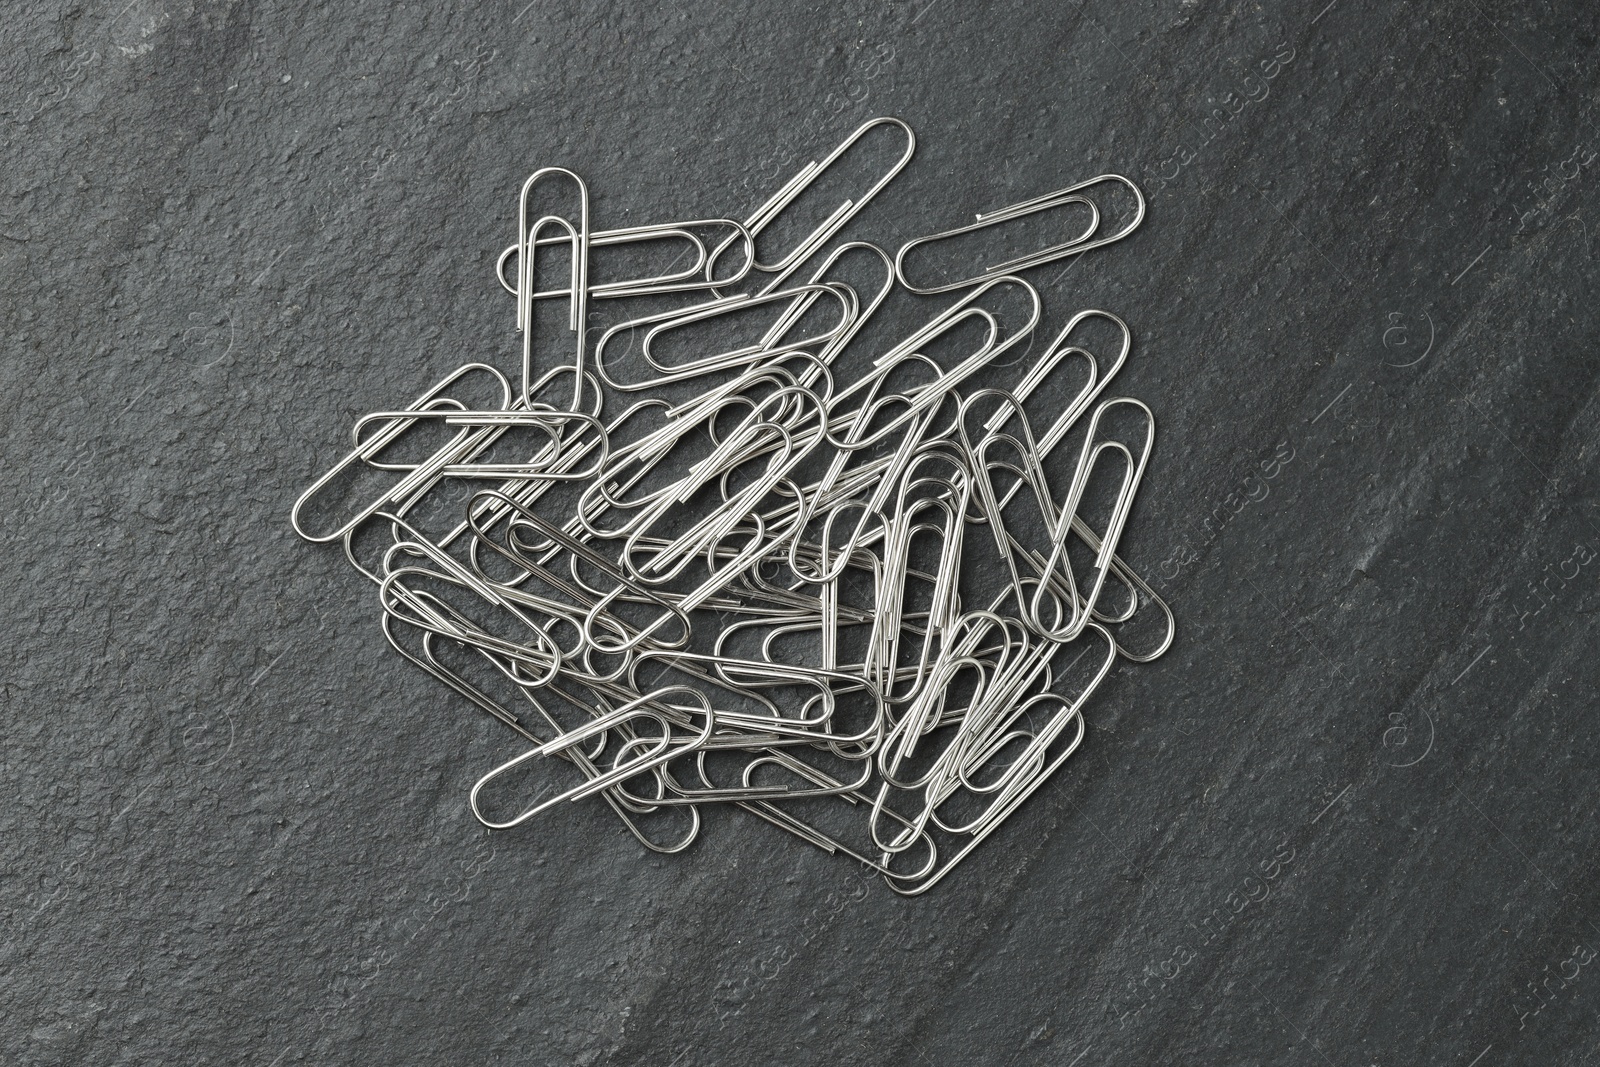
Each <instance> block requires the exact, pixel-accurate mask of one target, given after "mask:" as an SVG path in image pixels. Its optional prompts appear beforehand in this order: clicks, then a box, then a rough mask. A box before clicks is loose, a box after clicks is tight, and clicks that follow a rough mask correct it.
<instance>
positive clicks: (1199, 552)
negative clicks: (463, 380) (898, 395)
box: [0, 0, 1600, 1067]
mask: <svg viewBox="0 0 1600 1067" xmlns="http://www.w3.org/2000/svg"><path fill="white" fill-rule="evenodd" d="M1597 21H1600V14H1597V11H1596V9H1595V8H1594V6H1593V5H1589V4H1584V3H1579V2H1577V0H1568V2H1566V3H1534V4H1526V5H1504V4H1497V5H1490V4H1487V3H1482V2H1480V0H1466V2H1464V3H1460V4H1442V3H1421V4H1402V3H1395V2H1384V0H1333V2H1332V3H1327V2H1326V0H1311V2H1304V3H1302V2H1296V3H1290V4H1286V5H1284V4H1275V5H1266V6H1262V5H1256V4H1245V3H1227V2H1224V3H1212V2H1203V0H1181V2H1180V0H1161V2H1159V3H1155V2H1148V0H1142V2H1139V3H1134V4H1118V3H1113V2H1110V0H1084V2H1082V3H1072V2H1066V3H1049V4H1032V3H1022V2H1012V3H1007V4H996V5H981V4H977V3H972V2H969V0H932V2H928V0H915V2H900V0H892V2H885V0H874V2H871V3H865V2H863V3H844V4H810V3H800V4H777V3H773V4H767V5H757V4H745V5H734V4H720V5H678V4H626V5H616V4H607V3H602V4H589V3H577V2H573V0H506V2H500V0H490V2H488V3H485V4H478V5H458V4H446V3H432V4H416V3H410V2H407V3H397V2H386V3H372V2H368V0H353V2H351V3H345V4H314V3H297V2H293V0H281V2H280V0H262V2H256V0H240V2H225V0H187V2H184V0H127V2H125V0H112V2H98V3H91V4H80V3H69V2H64V0H46V2H33V3H30V2H25V0H23V2H18V3H15V4H13V5H11V8H10V10H8V12H7V15H6V41H7V48H6V50H5V60H4V64H5V69H6V77H5V79H4V81H3V88H0V109H3V113H4V126H3V129H4V137H5V148H4V159H5V161H6V162H5V165H4V168H3V172H4V181H3V186H0V263H3V277H4V292H5V295H4V299H3V301H0V310H3V316H4V320H3V321H4V341H5V348H4V357H3V359H0V439H3V442H4V453H3V455H4V459H5V471H6V475H7V476H6V478H5V479H4V481H3V487H0V523H3V524H4V526H3V529H4V543H5V545H6V565H5V566H4V567H3V568H0V603H3V604H4V605H5V606H6V615H7V623H8V625H7V634H6V637H5V639H4V641H0V694H3V705H0V706H3V707H4V716H3V726H4V736H3V747H0V766H3V775H0V789H3V803H0V831H3V832H0V910H3V912H4V916H5V922H6V935H5V938H4V942H3V945H4V950H3V959H0V991H3V993H0V1007H3V1011H0V1059H3V1060H4V1061H5V1062H7V1063H16V1064H72V1065H78V1064H100V1063H105V1064H112V1063H130V1064H131V1063H140V1064H144V1063H155V1062H168V1063H185V1064H207V1063H215V1064H228V1065H241V1064H253V1065H259V1067H288V1065H291V1064H302V1063H304V1064H327V1063H416V1064H466V1063H473V1064H560V1065H566V1064H658V1065H661V1067H669V1065H671V1067H702V1065H719V1064H728V1065H738V1067H748V1065H755V1064H812V1063H816V1064H871V1065H884V1064H906V1065H917V1064H932V1065H938V1067H943V1065H946V1064H951V1065H955V1064H960V1065H964V1067H965V1065H994V1067H1012V1065H1018V1067H1020V1065H1030V1064H1048V1065H1053V1067H1091V1065H1100V1064H1127V1065H1134V1064H1237V1065H1247V1064H1301V1065H1304V1064H1313V1065H1315V1064H1328V1065H1334V1067H1369V1065H1372V1064H1379V1065H1383V1067H1390V1065H1400V1064H1436V1065H1452V1067H1500V1065H1504V1064H1534V1063H1540V1064H1544V1063H1563V1064H1565V1063H1574V1064H1575V1063H1581V1062H1588V1061H1587V1060H1586V1059H1585V1057H1586V1056H1593V1055H1595V1052H1594V1047H1595V1044H1596V1027H1595V1023H1594V1019H1595V1016H1596V1011H1597V1010H1600V960H1597V958H1596V953H1597V952H1600V900H1597V898H1596V889H1595V878H1594V874H1595V868H1596V863H1597V858H1596V857H1597V855H1600V853H1597V851H1596V841H1597V838H1600V829H1597V824H1596V820H1595V818H1594V814H1595V807H1596V801H1597V798H1600V782H1597V779H1596V776H1595V774H1594V766H1595V761H1596V757H1597V756H1600V721H1597V719H1596V717H1595V714H1594V712H1595V709H1596V699H1595V698H1596V692H1597V682H1600V659H1597V657H1596V655H1595V652H1596V636H1597V631H1596V628H1595V612H1596V610H1597V609H1600V482H1597V477H1596V465H1595V448H1596V444H1595V442H1596V440H1597V439H1600V405H1597V403H1596V375H1597V373H1600V359H1597V357H1596V355H1595V342H1596V339H1597V330H1596V326H1597V317H1596V311H1595V301H1594V294H1595V283H1596V270H1595V264H1594V258H1593V242H1594V240H1595V239H1596V237H1597V236H1600V217H1597V210H1600V209H1597V204H1600V126H1597V124H1596V121H1595V119H1596V92H1597V89H1600V79H1597V75H1596V74H1595V66H1594V63H1595V55H1596V51H1595V47H1596V28H1597ZM875 115H896V116H899V117H901V118H904V119H905V120H906V121H908V122H909V123H910V124H911V125H912V126H914V127H915V128H916V130H917V132H918V135H919V138H920V146H919V150H918V154H917V157H916V159H915V160H914V161H913V163H912V164H911V166H910V168H909V169H908V170H907V171H906V172H905V173H904V174H903V175H902V176H901V178H900V179H899V180H898V181H897V182H896V183H895V185H894V186H892V187H891V191H890V193H889V194H885V197H884V198H883V201H882V202H881V203H876V204H874V205H872V206H871V208H869V210H868V211H866V212H864V213H863V214H862V216H861V218H860V220H859V222H860V227H859V235H860V236H862V237H864V238H868V239H876V240H882V241H884V242H886V243H890V244H893V243H896V242H897V241H899V240H904V239H906V238H908V237H910V236H914V235H918V234H922V233H929V232H933V231H935V230H938V229H942V228H946V227H948V226H951V225H956V224H958V223H959V221H960V220H962V219H965V218H968V217H969V216H970V214H971V213H973V212H979V211H985V210H988V209H991V208H995V207H999V206H1002V205H1005V204H1010V203H1014V202H1016V201H1019V200H1023V199H1026V198H1028V197H1031V196H1035V195H1038V194H1040V193H1043V192H1046V191H1049V190H1052V189H1056V188H1059V187H1061V186H1064V185H1066V184H1069V183H1070V182H1072V181H1076V180H1080V179H1082V178H1086V177H1089V176H1092V175H1094V174H1098V173H1102V172H1107V171H1114V172H1119V173H1124V174H1127V175H1129V176H1131V177H1134V178H1136V179H1137V180H1138V181H1139V182H1140V183H1141V184H1142V185H1143V187H1144V189H1145V191H1146V193H1147V194H1148V197H1149V201H1150V208H1149V217H1148V218H1147V220H1146V221H1145V224H1144V226H1143V227H1142V228H1141V229H1140V231H1139V232H1138V233H1137V234H1135V235H1134V236H1133V237H1132V238H1130V239H1129V240H1127V241H1124V242H1122V243H1121V244H1119V245H1116V246H1114V247H1112V248H1109V249H1106V250H1103V251H1101V252H1098V253H1096V254H1094V255H1091V256H1086V257H1084V258H1083V259H1081V260H1080V261H1076V262H1070V263H1067V264H1061V265H1058V266H1055V267H1045V268H1041V269H1039V270H1036V271H1034V272H1031V273H1030V274H1029V278H1030V280H1031V281H1033V282H1034V283H1035V284H1037V285H1038V286H1039V287H1040V289H1041V291H1042V292H1043V293H1044V294H1045V299H1046V303H1047V308H1048V309H1049V314H1050V315H1052V316H1057V317H1056V318H1055V319H1053V320H1052V321H1057V322H1059V321H1060V318H1059V317H1060V316H1062V315H1064V314H1066V313H1070V312H1071V311H1074V310H1078V309H1081V308H1088V307H1104V308H1107V309H1109V310H1113V311H1116V312H1118V313H1119V314H1121V315H1123V316H1124V317H1125V318H1127V319H1128V321H1129V322H1130V323H1131V324H1132V326H1133V328H1134V330H1135V333H1136V336H1137V347H1136V349H1135V354H1134V357H1133V359H1132V360H1131V362H1130V365H1129V367H1128V369H1127V370H1126V371H1125V372H1124V377H1123V379H1122V381H1121V384H1120V386H1119V388H1120V389H1121V390H1122V391H1124V392H1127V393H1131V394H1132V395H1135V396H1139V397H1141V398H1142V399H1144V400H1145V401H1146V402H1148V403H1149V404H1150V405H1151V406H1152V407H1153V408H1154V410H1155V411H1156V414H1157V417H1158V419H1159V426H1160V431H1159V434H1160V436H1159V442H1158V446H1157V453H1156V458H1155V460H1154V461H1153V462H1152V464H1151V467H1150V470H1149V472H1148V473H1147V475H1146V479H1145V485H1144V488H1143V490H1142V492H1141V497H1140V500H1139V504H1138V507H1137V509H1136V512H1135V515H1134V520H1135V521H1134V522H1133V524H1132V525H1131V526H1130V530H1129V535H1128V540H1127V543H1126V546H1125V548H1126V551H1125V553H1124V554H1125V555H1126V556H1127V558H1128V559H1129V560H1130V561H1132V562H1134V563H1135V564H1136V565H1138V566H1139V567H1141V568H1142V569H1143V570H1144V572H1145V573H1147V574H1148V575H1150V576H1151V580H1152V582H1153V584H1155V585H1156V586H1157V588H1158V589H1159V590H1160V591H1161V592H1162V593H1164V594H1165V595H1166V596H1167V597H1168V598H1169V599H1170V601H1171V603H1172V605H1173V607H1174V609H1175V610H1176V611H1177V612H1178V615H1179V619H1180V623H1181V631H1180V637H1179V640H1178V642H1177V644H1176V645H1175V647H1174V648H1173V649H1172V651H1171V652H1170V653H1169V654H1168V655H1167V656H1166V657H1165V658H1164V659H1162V660H1160V661H1159V662H1158V663H1156V664H1154V665H1152V666H1149V667H1145V668H1141V669H1138V670H1129V671H1125V672H1119V673H1118V674H1117V675H1116V676H1114V678H1113V680H1112V681H1110V682H1109V683H1108V684H1107V687H1106V688H1105V689H1104V690H1103V691H1102V692H1101V693H1100V694H1099V695H1098V696H1097V698H1096V700H1095V703H1094V705H1093V706H1092V707H1091V708H1090V711H1089V713H1088V722H1089V735H1088V740H1087V741H1086V742H1085V747H1084V749H1083V750H1082V752H1081V753H1080V754H1079V755H1078V756H1077V757H1075V759H1074V761H1073V762H1072V763H1070V764H1069V765H1068V767H1067V769H1065V770H1063V771H1062V773H1061V774H1060V775H1059V776H1058V777H1057V778H1056V779H1054V780H1052V781H1051V782H1050V783H1049V785H1048V786H1047V787H1046V788H1044V789H1043V790H1041V791H1040V792H1039V793H1037V794H1036V795H1035V796H1034V797H1033V799H1032V800H1030V801H1029V803H1028V804H1027V805H1026V806H1025V807H1024V808H1023V809H1021V810H1020V811H1019V812H1018V813H1017V815H1016V816H1015V817H1014V818H1013V819H1012V820H1011V821H1010V822H1009V823H1008V824H1007V825H1006V826H1005V827H1004V828H1003V830H1002V831H1001V832H1000V833H998V834H997V835H996V836H995V837H994V838H992V839H991V840H990V841H988V842H987V843H986V844H985V846H984V847H983V848H982V849H981V850H980V852H979V853H977V854H975V855H974V857H973V858H972V859H971V860H969V861H968V863H967V864H966V865H965V866H964V867H963V868H962V869H960V870H958V871H957V872H956V873H955V874H953V875H952V876H951V877H950V878H949V879H948V880H947V881H946V882H945V883H943V884H941V885H940V886H939V887H938V888H937V889H935V890H934V891H932V892H931V893H929V894H928V895H926V896H924V897H921V898H918V899H914V900H905V899H901V898H899V897H897V896H895V895H893V894H892V893H890V892H888V891H887V890H886V889H885V888H884V887H883V886H882V885H881V884H880V883H877V882H875V881H872V880H869V879H866V878H864V877H863V875H862V873H861V872H860V871H859V870H858V869H857V868H855V867H853V866H852V865H851V864H850V863H849V862H847V861H845V860H842V859H838V858H835V857H830V856H827V855H825V854H823V853H822V852H820V851H817V850H815V849H811V848H808V847H806V846H804V845H803V844H801V843H800V842H797V841H795V840H793V839H791V838H789V837H787V836H786V835H784V834H782V833H781V832H779V831H778V830H776V829H774V828H772V827H770V826H767V825H766V824H763V823H759V822H757V821H755V820H753V819H750V818H748V817H743V818H738V819H735V818H731V817H730V818H719V819H711V820H708V826H707V828H706V832H705V834H704V835H703V837H702V839H701V840H700V841H699V842H698V843H697V844H696V845H695V846H694V848H693V849H692V850H691V851H690V852H689V853H687V854H685V855H679V856H672V857H662V856H657V855H655V854H652V853H648V852H645V851H644V850H642V849H641V848H640V847H639V846H638V845H637V844H636V843H635V842H634V841H633V840H631V839H630V838H628V837H627V836H626V835H624V834H623V833H621V832H620V830H619V828H618V827H617V826H616V824H615V821H614V820H613V819H612V818H611V817H610V814H609V812H607V811H606V810H605V809H604V807H603V806H602V805H598V804H594V805H575V806H573V807H572V808H571V810H567V811H562V812H559V813H557V815H556V816H554V817H550V818H547V819H543V820H541V821H539V822H537V823H534V824H531V825H529V826H527V827H525V828H523V829H522V830H519V831H516V832H509V833H505V834H499V835H490V834H488V833H487V832H486V831H485V830H484V829H483V828H482V827H481V826H479V825H478V823H477V822H476V821H475V820H473V818H472V817H471V815H470V813H469V812H468V810H467V807H466V805H465V803H464V794H465V791H466V789H467V788H468V786H470V784H471V782H472V781H473V780H474V779H475V778H476V777H477V775H478V774H480V773H482V771H483V770H485V769H486V768H487V767H489V766H492V765H493V764H494V763H495V762H498V761H499V760H500V759H502V758H505V755H506V754H507V753H509V752H512V751H515V750H516V746H515V744H514V743H513V739H511V738H509V737H508V736H506V735H505V732H504V731H503V729H500V728H498V727H497V726H496V724H495V723H493V722H492V721H491V720H489V719H488V718H487V717H486V716H482V715H476V716H470V715H467V714H466V713H465V712H464V711H463V708H462V706H461V702H460V701H459V699H458V698H456V697H455V696H454V695H453V694H451V693H449V692H447V691H445V690H444V689H443V688H442V687H440V686H439V685H438V684H437V683H436V682H434V681H433V680H432V679H430V678H428V677H426V676H425V675H423V674H422V673H420V672H418V671H416V670H414V669H413V668H411V667H410V666H408V665H407V664H405V663H404V662H402V661H401V660H400V659H399V658H398V657H396V656H395V655H394V654H393V652H392V651H391V650H390V649H389V648H388V647H387V646H386V644H385V642H384V641H383V639H382V635H381V633H380V632H379V629H378V626H377V616H376V612H375V606H374V601H373V596H372V591H371V587H370V586H369V585H368V584H367V583H365V582H364V581H363V580H362V579H360V578H359V576H357V575H356V574H355V573H354V572H352V571H351V570H350V569H349V567H348V566H347V565H346V564H345V562H344V560H343V559H342V557H341V555H340V553H339V552H337V551H336V550H329V549H318V548H315V547H313V546H310V545H306V544H304V543H302V542H301V541H299V540H298V539H297V538H295V537H294V536H293V535H292V534H291V533H290V532H289V530H288V527H287V513H288V508H289V505H290V503H291V502H292V501H293V500H294V498H295V497H296V496H297V495H298V493H299V492H300V491H301V489H302V488H303V487H304V486H305V485H306V484H308V483H309V481H310V479H311V478H312V477H314V476H315V474H316V473H318V472H319V471H320V470H322V469H324V468H325V467H326V466H327V465H328V464H330V463H331V462H332V461H333V459H334V458H336V457H337V456H338V455H339V453H340V446H341V443H342V442H343V441H345V440H346V439H347V434H348V429H349V426H350V424H351V422H352V420H353V419H354V418H355V417H357V415H358V414H359V413H362V412H366V411H372V410H378V409H383V408H385V407H392V406H393V405H394V404H396V403H398V402H401V401H403V400H406V399H408V398H410V397H412V396H415V395H416V394H417V393H418V392H420V391H421V389H422V388H423V387H424V386H425V385H426V384H428V383H429V382H432V381H435V380H437V379H438V378H439V377H440V376H442V374H443V373H444V372H445V371H447V370H449V369H450V368H452V367H454V366H456V365H458V364H459V363H461V362H463V360H464V359H467V358H491V357H492V358H497V359H498V358H502V357H506V358H509V357H510V356H511V355H512V354H513V353H514V351H515V349H514V344H515V340H514V335H513V333H512V331H511V329H510V322H509V319H508V316H509V312H510V304H509V302H508V300H507V298H506V297H505V295H504V294H503V293H502V292H501V291H500V290H499V289H498V287H497V286H495V285H494V284H493V282H492V281H491V280H490V275H489V271H490V266H491V264H492V261H493V257H494V255H495V254H496V253H497V252H498V250H499V249H500V248H502V247H503V246H504V245H505V244H506V243H508V242H509V240H510V238H509V237H508V233H510V232H511V229H512V227H513V225H514V223H513V212H514V204H515V191H516V188H517V186H518V184H519V183H520V181H521V179H522V178H523V177H524V176H525V175H526V174H527V173H529V172H530V171H531V170H532V169H534V168H535V167H537V166H542V165H548V164H560V165H564V166H569V167H572V168H574V169H575V170H577V171H578V172H579V173H581V174H583V175H584V176H585V178H586V179H587V180H588V181H589V184H590V188H591V189H592V190H593V192H594V202H595V212H596V219H597V224H598V225H602V226H616V225H626V224H629V223H637V222H644V221H654V220H657V219H664V218H683V217H703V216H713V215H726V214H733V215H736V216H742V215H743V214H745V213H747V212H748V211H749V210H750V209H751V208H752V207H753V206H755V205H756V204H758V203H759V202H760V201H761V199H763V198H764V197H765V196H766V195H767V194H768V193H769V192H770V191H771V190H772V189H773V188H774V186H775V184H776V183H778V182H780V181H781V180H782V177H783V176H784V175H786V174H789V173H792V172H793V170H794V169H795V168H796V167H798V166H799V165H801V164H802V163H804V161H806V160H807V159H811V158H813V157H814V156H815V155H816V154H817V153H819V152H821V151H825V150H826V149H827V148H829V147H830V146H831V145H833V144H836V143H838V140H839V139H840V138H841V137H842V136H843V135H844V134H845V133H847V132H848V131H849V130H850V129H852V128H854V127H855V126H856V125H858V124H859V123H861V122H862V121H864V120H866V119H867V118H870V117H872V116H875ZM1591 225H1594V226H1596V227H1597V234H1590V233H1589V227H1590V226H1591Z"/></svg>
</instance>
